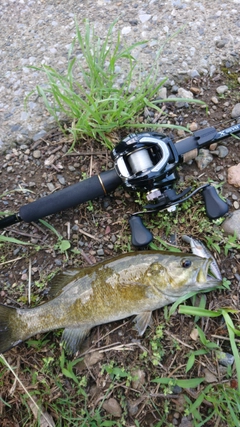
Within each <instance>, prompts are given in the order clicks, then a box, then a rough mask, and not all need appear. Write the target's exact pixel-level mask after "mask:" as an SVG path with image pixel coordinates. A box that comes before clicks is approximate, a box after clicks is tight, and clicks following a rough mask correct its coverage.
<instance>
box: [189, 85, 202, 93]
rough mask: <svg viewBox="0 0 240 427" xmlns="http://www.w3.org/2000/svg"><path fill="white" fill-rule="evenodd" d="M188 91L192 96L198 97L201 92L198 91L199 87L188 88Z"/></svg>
mask: <svg viewBox="0 0 240 427" xmlns="http://www.w3.org/2000/svg"><path fill="white" fill-rule="evenodd" d="M190 91H191V92H192V93H193V94H194V95H198V94H199V93H200V92H201V89H199V87H194V86H193V87H190Z"/></svg>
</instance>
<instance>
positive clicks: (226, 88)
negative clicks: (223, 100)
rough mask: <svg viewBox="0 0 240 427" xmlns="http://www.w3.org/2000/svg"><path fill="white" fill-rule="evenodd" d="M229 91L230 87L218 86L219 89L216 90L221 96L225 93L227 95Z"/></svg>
mask: <svg viewBox="0 0 240 427" xmlns="http://www.w3.org/2000/svg"><path fill="white" fill-rule="evenodd" d="M227 91H228V86H226V85H222V86H218V87H217V89H216V92H217V93H218V94H219V95H223V94H224V93H226V92H227Z"/></svg>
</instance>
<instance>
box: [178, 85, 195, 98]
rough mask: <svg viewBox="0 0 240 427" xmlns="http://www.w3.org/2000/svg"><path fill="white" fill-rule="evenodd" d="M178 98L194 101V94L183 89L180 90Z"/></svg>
mask: <svg viewBox="0 0 240 427" xmlns="http://www.w3.org/2000/svg"><path fill="white" fill-rule="evenodd" d="M178 96H179V97H180V98H188V99H193V93H192V92H191V91H190V90H186V89H183V88H182V87H180V88H179V89H178Z"/></svg>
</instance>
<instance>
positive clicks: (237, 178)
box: [228, 163, 240, 188]
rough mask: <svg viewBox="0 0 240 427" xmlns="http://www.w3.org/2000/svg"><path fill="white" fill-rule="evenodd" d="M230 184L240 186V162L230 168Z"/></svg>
mask: <svg viewBox="0 0 240 427" xmlns="http://www.w3.org/2000/svg"><path fill="white" fill-rule="evenodd" d="M228 184H230V185H233V186H234V187H237V188H239V187H240V163H238V165H234V166H231V167H230V168H228Z"/></svg>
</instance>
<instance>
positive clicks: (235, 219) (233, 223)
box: [222, 209, 240, 239]
mask: <svg viewBox="0 0 240 427" xmlns="http://www.w3.org/2000/svg"><path fill="white" fill-rule="evenodd" d="M222 228H223V230H224V232H225V233H226V234H230V235H233V234H234V233H236V234H237V238H238V239H240V209H239V210H236V211H234V212H233V214H232V215H231V216H229V217H228V218H227V219H225V221H224V222H223V224H222Z"/></svg>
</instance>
